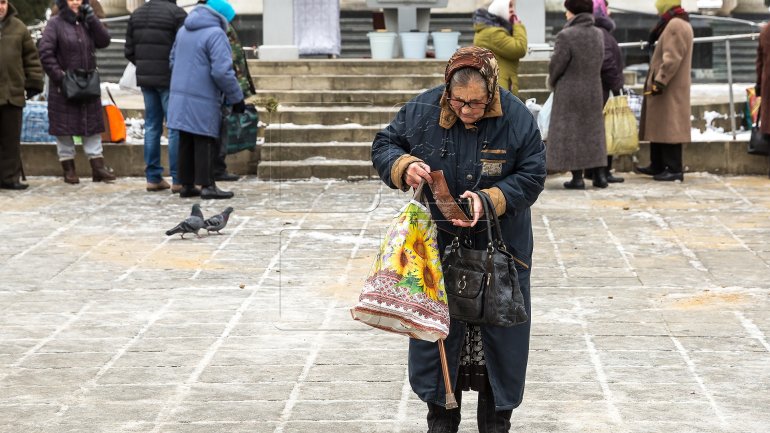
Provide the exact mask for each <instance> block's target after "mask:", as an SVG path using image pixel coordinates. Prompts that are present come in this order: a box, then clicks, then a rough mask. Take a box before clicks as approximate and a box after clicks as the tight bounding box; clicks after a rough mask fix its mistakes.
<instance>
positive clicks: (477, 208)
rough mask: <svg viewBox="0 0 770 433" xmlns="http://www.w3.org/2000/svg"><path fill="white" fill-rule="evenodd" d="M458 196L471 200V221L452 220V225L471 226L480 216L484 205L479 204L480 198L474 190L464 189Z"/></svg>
mask: <svg viewBox="0 0 770 433" xmlns="http://www.w3.org/2000/svg"><path fill="white" fill-rule="evenodd" d="M460 198H467V199H470V201H471V210H472V212H473V221H470V222H468V221H463V220H452V225H454V226H457V227H473V226H475V225H476V223H477V222H478V221H479V218H481V214H482V213H483V212H484V207H483V206H482V204H481V198H479V195H478V194H476V193H475V192H471V191H465V192H464V193H462V195H460Z"/></svg>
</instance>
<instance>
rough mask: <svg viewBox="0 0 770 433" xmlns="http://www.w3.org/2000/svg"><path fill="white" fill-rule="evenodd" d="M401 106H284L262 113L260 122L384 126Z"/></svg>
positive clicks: (273, 123)
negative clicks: (272, 111)
mask: <svg viewBox="0 0 770 433" xmlns="http://www.w3.org/2000/svg"><path fill="white" fill-rule="evenodd" d="M399 108H400V104H397V105H392V106H371V105H368V104H367V105H358V106H355V105H354V106H340V105H331V104H319V105H314V106H284V107H281V108H280V110H279V111H278V112H274V113H268V112H260V115H259V117H260V120H262V121H263V122H265V123H267V124H270V125H275V124H285V123H291V124H295V125H313V124H315V125H342V124H346V123H357V124H360V125H382V124H383V123H390V121H391V120H393V117H394V116H395V114H396V112H398V110H399Z"/></svg>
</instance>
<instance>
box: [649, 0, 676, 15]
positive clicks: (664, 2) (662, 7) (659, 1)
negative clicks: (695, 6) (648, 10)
mask: <svg viewBox="0 0 770 433" xmlns="http://www.w3.org/2000/svg"><path fill="white" fill-rule="evenodd" d="M675 6H682V0H656V1H655V9H657V11H658V15H663V14H664V13H665V12H666V11H667V10H669V9H671V8H673V7H675Z"/></svg>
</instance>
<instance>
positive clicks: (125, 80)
mask: <svg viewBox="0 0 770 433" xmlns="http://www.w3.org/2000/svg"><path fill="white" fill-rule="evenodd" d="M118 85H119V86H120V88H121V89H123V90H129V91H132V92H137V93H139V92H141V90H140V89H139V87H138V86H137V85H136V66H134V64H133V63H131V62H128V66H126V69H125V70H124V71H123V76H122V77H120V81H118Z"/></svg>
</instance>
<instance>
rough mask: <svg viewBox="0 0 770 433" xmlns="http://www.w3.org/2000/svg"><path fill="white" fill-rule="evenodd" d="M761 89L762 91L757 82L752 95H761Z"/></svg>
mask: <svg viewBox="0 0 770 433" xmlns="http://www.w3.org/2000/svg"><path fill="white" fill-rule="evenodd" d="M761 91H762V88H761V87H760V86H759V84H757V85H756V86H754V95H756V96H762V95H761V93H762V92H761Z"/></svg>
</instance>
